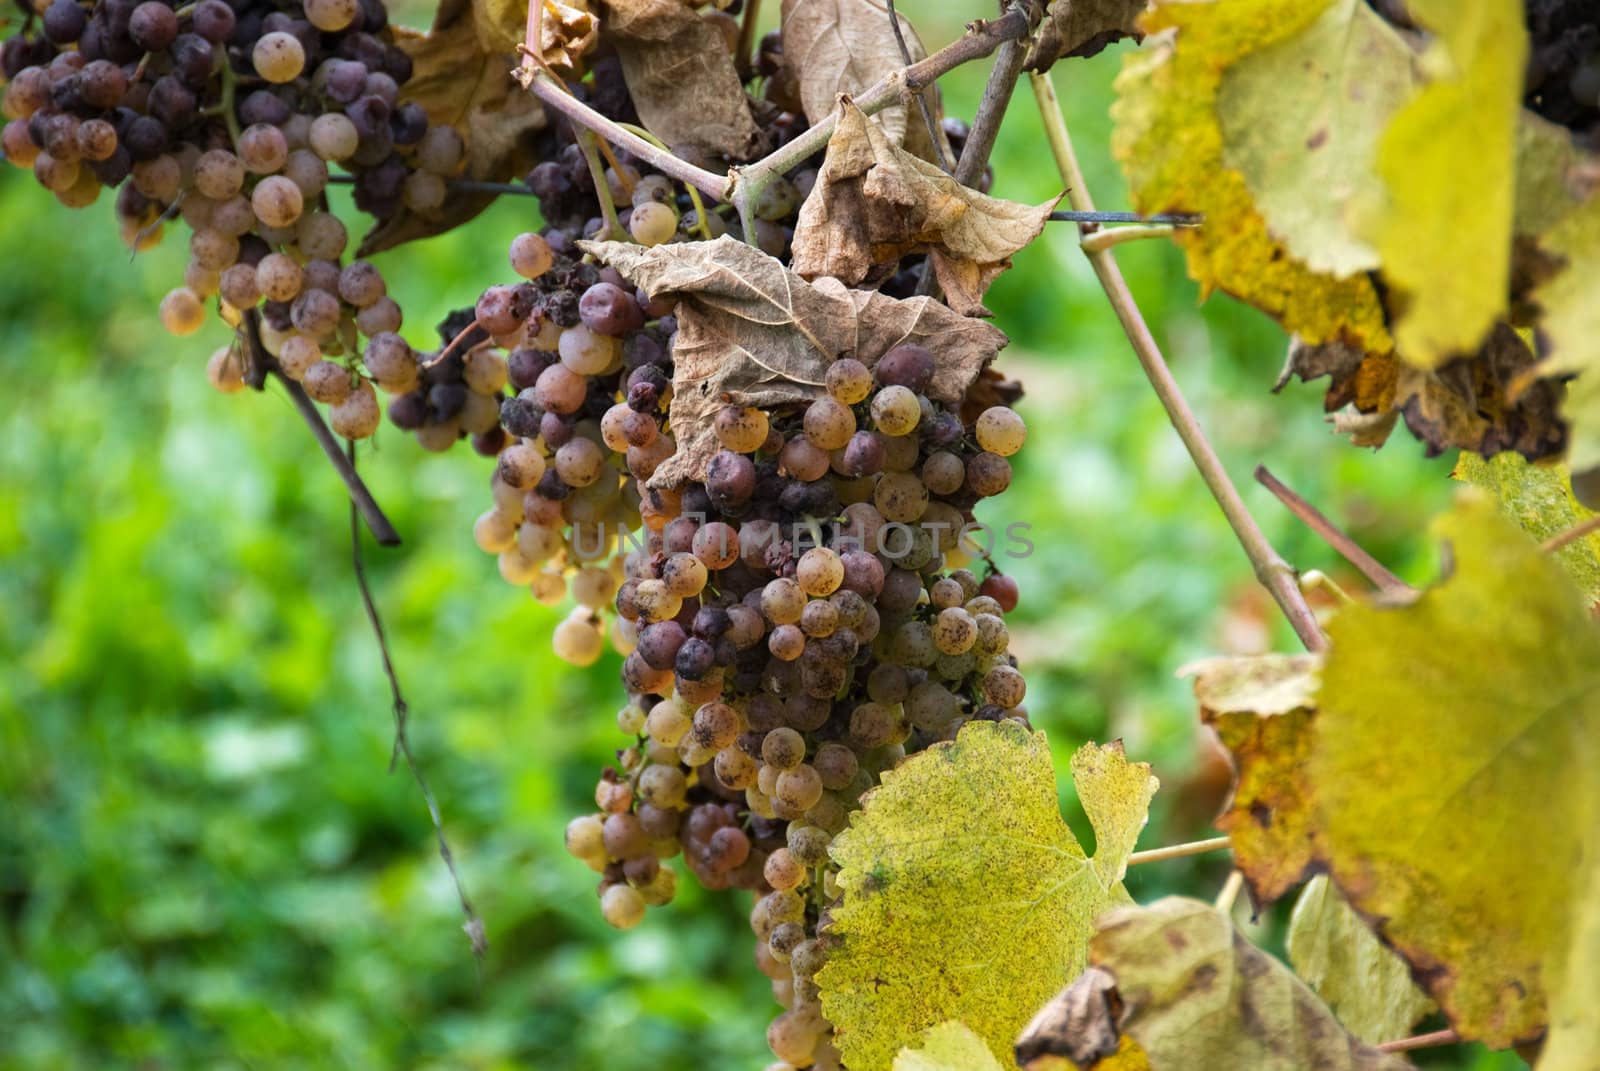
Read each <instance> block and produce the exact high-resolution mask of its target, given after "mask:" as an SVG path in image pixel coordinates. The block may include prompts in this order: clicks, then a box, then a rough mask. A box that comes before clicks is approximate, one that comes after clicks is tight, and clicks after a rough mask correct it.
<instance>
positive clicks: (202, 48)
mask: <svg viewBox="0 0 1600 1071" xmlns="http://www.w3.org/2000/svg"><path fill="white" fill-rule="evenodd" d="M30 10H31V9H30ZM0 61H3V67H4V72H5V75H6V78H7V80H8V84H7V86H6V90H5V96H4V101H3V109H4V115H5V117H6V119H7V120H8V121H7V122H6V124H5V127H4V130H3V132H0V143H3V147H4V152H5V156H6V159H8V160H9V161H10V162H11V163H12V164H13V165H15V166H17V167H23V168H31V169H32V171H33V174H34V176H35V178H36V179H37V180H38V182H39V183H40V185H42V186H44V187H45V188H47V189H49V190H51V191H52V192H54V193H55V195H56V197H57V199H58V200H60V201H61V202H62V203H63V204H65V205H67V206H69V207H75V208H77V207H84V206H87V205H89V204H91V203H93V202H94V201H95V200H96V199H97V198H98V196H99V194H100V191H101V189H102V188H114V189H116V190H117V204H116V207H117V215H118V218H119V219H120V221H121V226H122V234H123V238H124V240H125V241H126V242H127V243H128V244H129V245H130V246H132V247H134V248H135V249H136V250H137V249H142V248H146V247H148V246H149V245H151V244H153V243H154V242H156V241H158V240H159V239H160V237H161V234H162V231H163V228H164V226H165V224H166V223H167V222H168V221H170V220H172V219H174V218H181V219H182V220H183V222H184V223H185V224H187V225H188V227H189V229H190V237H189V254H190V256H189V262H188V265H187V266H186V268H185V270H184V278H183V284H182V285H181V286H178V287H175V288H174V289H172V290H171V291H170V292H169V293H168V294H167V295H166V296H165V297H164V298H163V299H162V301H161V306H160V315H161V321H162V323H163V324H164V325H165V326H166V327H167V329H168V330H170V331H171V332H173V333H174V334H177V335H188V334H192V333H193V332H195V331H197V330H199V328H200V327H201V326H202V325H203V323H204V322H205V318H206V306H207V303H208V302H210V301H212V300H213V299H215V300H216V301H217V303H218V307H219V311H220V312H221V314H222V316H223V318H224V320H226V321H227V322H228V323H230V324H232V325H234V326H236V327H239V326H241V325H242V323H243V321H244V320H245V318H246V317H247V316H248V317H249V318H251V319H255V318H257V317H259V322H260V327H259V332H258V334H259V337H260V341H261V343H262V344H263V345H264V347H265V350H266V351H267V353H268V354H270V356H271V358H272V359H274V360H275V361H276V362H277V367H278V368H279V370H281V371H282V373H283V374H284V375H286V376H288V377H289V378H291V379H293V380H297V381H299V382H301V383H302V384H303V385H304V387H305V389H306V392H307V393H308V394H309V395H311V397H313V398H314V399H316V400H317V401H319V402H323V403H326V404H328V405H329V406H331V410H330V418H331V422H332V424H333V426H334V429H335V430H336V431H337V432H339V434H341V435H344V436H346V437H348V438H352V439H355V438H364V437H366V436H369V435H371V434H372V433H373V432H374V431H375V430H376V428H377V426H378V423H379V415H380V410H379V406H378V402H377V397H376V392H375V388H376V389H378V390H383V391H386V392H390V393H396V392H403V391H406V390H410V389H412V387H413V386H414V385H415V383H416V381H417V378H418V367H417V360H416V357H415V354H413V353H412V352H411V351H410V349H409V347H407V346H406V344H405V343H404V341H403V340H401V339H400V337H399V335H398V334H396V332H397V331H398V329H399V327H400V324H401V311H400V308H399V306H398V305H397V304H396V303H395V302H394V300H393V299H391V298H390V297H389V296H388V294H387V287H386V284H385V281H384V279H383V276H382V274H381V273H380V272H379V271H378V269H377V268H376V267H374V266H373V265H372V264H370V263H369V262H366V261H360V260H357V261H352V262H349V263H344V262H343V258H344V254H345V251H346V248H347V246H348V244H349V235H348V233H347V231H346V228H345V224H344V223H343V222H342V221H341V220H340V219H339V218H338V217H337V216H336V215H334V214H333V213H332V212H330V211H329V210H328V201H327V197H326V190H327V187H328V185H329V183H330V182H331V181H334V180H335V179H337V178H345V179H348V180H349V181H351V182H353V184H354V192H355V202H356V205H357V206H358V207H359V208H361V209H362V210H363V211H366V212H368V213H370V214H372V215H373V216H375V217H378V218H380V219H381V218H385V217H387V216H389V215H392V214H393V213H394V212H396V211H398V210H399V209H400V208H402V207H405V208H408V209H410V210H412V211H416V212H419V213H423V214H428V213H432V212H436V211H437V210H438V209H439V208H440V207H441V206H442V205H443V204H444V201H445V197H446V195H447V193H448V184H447V179H448V178H449V177H450V176H452V175H454V174H455V173H456V172H457V171H458V170H459V169H460V167H461V165H462V161H463V159H464V153H465V146H464V145H463V143H462V140H461V137H460V135H459V134H458V133H457V132H456V131H455V130H454V128H452V127H449V126H431V125H430V124H429V122H428V116H427V114H426V113H425V112H424V111H423V109H422V108H421V107H420V106H418V105H417V104H415V103H413V102H407V101H404V100H403V99H402V87H403V86H404V84H405V83H406V81H407V80H408V79H409V78H410V77H411V73H412V63H411V59H410V57H409V56H408V55H407V54H406V52H405V51H404V50H402V49H401V48H399V47H398V46H397V45H396V44H395V43H394V41H393V35H392V33H391V32H390V30H389V27H388V16H387V14H386V12H385V10H384V8H383V6H382V4H381V3H379V2H378V0H306V2H305V3H304V4H303V5H302V4H300V3H274V2H270V0H199V2H197V3H193V4H187V5H184V6H182V7H175V6H173V5H172V4H169V3H167V2H164V0H143V2H140V0H96V2H94V3H80V2H78V0H49V2H48V3H47V4H43V5H42V6H41V7H40V9H39V10H36V11H31V14H30V15H29V17H28V19H27V20H26V22H25V24H24V27H23V31H22V32H21V33H19V34H17V35H15V36H13V37H11V38H10V39H9V40H7V41H6V42H5V45H4V47H3V53H0ZM330 167H337V168H340V169H342V170H343V172H344V174H343V175H342V176H340V175H336V174H333V173H331V172H330ZM246 334H248V332H246ZM362 338H365V339H367V340H368V342H367V344H366V349H365V354H363V348H362V344H361V341H360V340H361V339H362ZM242 341H246V340H237V339H236V342H235V344H234V345H233V346H230V347H227V348H224V349H221V350H218V351H216V353H214V354H213V355H212V357H211V360H210V362H209V364H208V368H207V372H208V375H209V377H210V379H211V382H212V383H213V384H214V385H215V386H217V387H218V388H219V389H221V390H224V391H234V390H238V389H239V388H240V387H241V386H243V385H244V381H245V378H246V376H247V375H249V374H251V370H250V369H249V368H248V367H247V364H248V363H249V362H248V361H247V358H246V356H245V346H244V345H242ZM363 357H364V360H363ZM256 372H257V374H261V373H260V370H256Z"/></svg>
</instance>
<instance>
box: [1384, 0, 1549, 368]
mask: <svg viewBox="0 0 1600 1071" xmlns="http://www.w3.org/2000/svg"><path fill="white" fill-rule="evenodd" d="M1405 9H1406V11H1407V13H1408V14H1409V15H1410V16H1411V17H1412V18H1413V19H1415V20H1416V21H1417V22H1418V23H1419V24H1421V25H1422V26H1423V27H1424V28H1426V29H1427V30H1429V31H1430V32H1431V33H1433V35H1434V36H1433V38H1432V40H1431V41H1430V42H1429V44H1428V45H1427V47H1426V49H1425V50H1424V51H1423V53H1422V55H1421V58H1420V60H1419V62H1420V64H1421V66H1422V71H1423V75H1424V77H1425V80H1426V83H1427V84H1426V85H1425V86H1424V88H1423V89H1422V91H1421V92H1420V93H1418V94H1417V95H1416V96H1415V97H1414V98H1413V99H1412V100H1410V101H1409V102H1408V103H1407V104H1406V105H1405V106H1404V107H1402V108H1401V109H1400V111H1399V112H1398V113H1396V115H1395V116H1394V118H1393V120H1392V121H1390V123H1389V126H1388V128H1387V129H1386V130H1385V131H1384V132H1383V135H1382V137H1381V138H1380V139H1379V141H1378V148H1377V158H1376V163H1375V169H1376V174H1377V176H1378V178H1379V179H1381V180H1382V183H1383V188H1382V190H1381V192H1380V193H1378V194H1377V195H1376V196H1374V197H1370V198H1362V199H1361V200H1360V201H1358V202H1357V203H1356V204H1354V205H1352V208H1353V210H1354V212H1355V225H1356V230H1357V232H1358V233H1359V234H1360V235H1361V237H1362V238H1364V239H1365V240H1366V241H1368V242H1370V243H1371V244H1372V245H1373V246H1374V247H1375V248H1376V249H1377V251H1378V256H1379V259H1380V261H1381V262H1382V265H1383V269H1382V270H1383V277H1384V281H1385V282H1386V283H1387V284H1388V287H1389V299H1388V300H1389V303H1390V308H1391V310H1393V311H1394V313H1395V315H1396V324H1395V329H1394V334H1395V346H1396V348H1397V349H1398V350H1399V352H1400V354H1401V356H1402V357H1404V358H1405V360H1407V361H1409V362H1410V363H1412V364H1415V365H1417V366H1418V367H1421V368H1433V367H1436V366H1437V365H1439V364H1442V363H1443V362H1445V361H1447V360H1449V359H1450V358H1451V357H1454V356H1458V355H1460V354H1463V353H1469V352H1471V351H1472V350H1475V349H1477V347H1478V345H1479V344H1480V343H1481V342H1482V341H1483V340H1484V337H1485V336H1486V335H1487V334H1488V333H1489V329H1490V328H1491V327H1492V326H1493V325H1494V323H1495V321H1496V320H1498V319H1499V318H1500V317H1501V316H1502V315H1503V314H1504V312H1505V310H1506V303H1507V300H1508V295H1509V290H1510V281H1511V276H1510V273H1511V226H1512V214H1513V206H1514V202H1515V198H1516V187H1515V173H1516V156H1517V124H1518V119H1519V114H1520V111H1521V107H1522V87H1523V75H1524V71H1523V68H1524V65H1525V64H1526V62H1527V58H1528V36H1527V32H1526V30H1524V28H1523V17H1524V16H1523V5H1522V4H1521V3H1520V2H1519V0H1407V3H1406V8H1405Z"/></svg>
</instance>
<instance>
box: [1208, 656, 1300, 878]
mask: <svg viewBox="0 0 1600 1071" xmlns="http://www.w3.org/2000/svg"><path fill="white" fill-rule="evenodd" d="M1317 666H1318V660H1317V659H1316V657H1314V656H1312V655H1262V656H1260V657H1256V658H1213V659H1209V660H1207V661H1204V662H1199V663H1196V664H1195V665H1193V666H1191V667H1189V670H1188V671H1189V672H1193V673H1194V674H1195V681H1194V694H1195V698H1196V699H1197V700H1199V702H1200V718H1201V720H1202V721H1204V722H1205V724H1207V725H1209V726H1211V728H1212V729H1214V730H1215V731H1216V733H1217V736H1218V738H1219V739H1221V741H1222V744H1223V746H1224V747H1226V748H1227V749H1228V752H1229V754H1230V755H1232V756H1233V761H1234V765H1235V766H1236V767H1237V775H1236V777H1235V779H1234V785H1233V795H1232V797H1231V798H1230V799H1229V800H1228V804H1227V807H1226V809H1225V810H1224V811H1223V813H1222V814H1221V816H1219V817H1218V818H1217V822H1216V826H1217V828H1218V829H1219V830H1221V831H1222V832H1224V833H1226V834H1227V835H1228V839H1229V840H1230V841H1231V842H1232V845H1233V858H1234V863H1235V865H1237V866H1238V868H1239V870H1240V871H1241V872H1242V873H1243V874H1244V878H1245V882H1246V884H1247V885H1248V887H1249V890H1250V896H1251V898H1252V899H1253V900H1254V901H1255V903H1256V904H1257V905H1261V904H1269V903H1271V902H1272V901H1274V900H1276V899H1277V898H1278V897H1280V896H1282V895H1283V894H1284V893H1286V892H1288V891H1289V890H1290V889H1292V888H1293V887H1294V886H1296V885H1298V884H1300V882H1302V881H1304V880H1305V878H1306V876H1307V874H1308V872H1309V871H1310V870H1311V867H1312V859H1313V856H1314V848H1315V833H1314V830H1313V828H1312V821H1311V819H1312V809H1311V799H1310V793H1309V792H1308V790H1307V789H1306V786H1305V777H1304V775H1303V773H1302V767H1303V765H1304V763H1305V760H1306V756H1307V754H1308V753H1309V751H1310V748H1311V722H1312V718H1313V716H1314V714H1315V708H1316V702H1315V692H1316V671H1317Z"/></svg>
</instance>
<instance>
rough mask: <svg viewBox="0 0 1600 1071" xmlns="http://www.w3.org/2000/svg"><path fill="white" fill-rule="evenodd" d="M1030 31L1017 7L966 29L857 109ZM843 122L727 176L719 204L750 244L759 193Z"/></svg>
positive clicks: (894, 97)
mask: <svg viewBox="0 0 1600 1071" xmlns="http://www.w3.org/2000/svg"><path fill="white" fill-rule="evenodd" d="M1029 29H1030V27H1029V24H1028V13H1027V11H1026V10H1025V9H1024V8H1021V7H1013V8H1011V9H1010V10H1009V11H1007V12H1006V13H1005V14H1004V15H1002V16H1000V17H999V18H997V19H989V20H983V19H979V20H977V21H975V22H973V23H971V24H970V25H968V27H967V32H966V33H965V34H964V35H963V36H961V37H958V38H956V39H955V40H954V41H952V42H950V43H949V44H948V45H945V46H944V47H943V48H941V49H940V50H939V51H937V52H935V53H934V54H933V55H931V56H928V57H927V58H926V59H920V60H918V61H917V62H916V63H913V64H910V65H908V66H905V67H901V68H900V69H899V70H894V71H890V72H889V73H888V74H886V75H884V76H883V77H882V78H880V79H878V81H876V82H874V83H873V84H872V86H871V87H869V88H868V89H867V90H866V91H865V92H863V93H861V94H859V95H858V96H856V97H855V106H856V107H857V108H860V109H861V110H862V111H863V112H865V113H866V114H867V115H873V114H875V113H877V112H881V111H882V110H883V109H885V108H887V107H889V106H890V105H892V104H896V103H898V102H899V101H900V99H901V96H902V95H903V94H905V93H908V92H910V93H916V92H918V91H920V90H922V89H925V88H926V87H928V86H930V85H932V84H933V83H934V82H936V81H938V80H939V78H940V77H941V76H942V75H945V74H947V73H949V72H950V71H953V70H955V69H956V68H957V67H960V66H961V65H962V64H964V63H971V62H972V61H973V60H977V59H982V58H983V57H985V56H988V55H990V54H991V53H993V52H994V50H995V49H997V48H999V47H1000V46H1001V45H1002V44H1003V43H1005V42H1006V41H1012V40H1016V39H1017V38H1019V37H1022V36H1024V35H1025V34H1027V32H1028V30H1029ZM838 122H839V112H838V109H835V110H834V111H833V112H832V113H831V114H830V115H828V116H827V117H826V118H825V119H822V120H821V121H820V122H818V123H816V124H814V125H813V126H811V127H810V128H808V129H807V130H805V131H804V132H803V133H801V134H799V135H797V136H796V137H795V138H794V140H793V141H790V142H788V143H787V144H785V145H783V146H781V147H780V148H778V149H776V150H774V151H773V152H771V153H769V154H768V155H767V156H765V157H763V158H761V159H760V160H757V161H756V162H755V163H753V164H748V165H746V166H744V167H736V168H733V169H731V170H730V171H729V172H728V181H727V185H726V188H725V189H724V191H723V193H722V194H721V195H720V196H719V199H720V200H723V201H728V202H731V203H732V204H733V206H734V207H735V208H736V209H738V211H739V220H740V222H741V224H744V226H745V235H746V237H747V238H749V237H750V236H751V234H752V232H753V230H754V219H755V214H754V210H755V205H756V202H757V201H758V200H760V198H761V192H762V191H763V190H765V189H766V188H767V186H768V185H769V184H770V183H771V182H772V180H773V179H775V178H778V177H779V176H781V175H783V174H785V173H787V172H789V171H790V170H792V169H794V168H795V167H798V166H799V165H800V164H801V163H803V162H804V161H805V160H806V159H807V158H808V157H809V156H811V155H812V154H813V153H815V152H817V151H818V150H820V149H822V148H823V147H824V146H826V145H827V144H828V139H829V138H830V137H832V136H833V128H834V127H835V126H836V125H837V124H838Z"/></svg>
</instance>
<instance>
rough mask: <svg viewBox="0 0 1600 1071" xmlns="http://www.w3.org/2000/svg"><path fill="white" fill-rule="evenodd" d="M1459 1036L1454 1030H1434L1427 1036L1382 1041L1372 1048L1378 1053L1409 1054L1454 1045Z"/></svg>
mask: <svg viewBox="0 0 1600 1071" xmlns="http://www.w3.org/2000/svg"><path fill="white" fill-rule="evenodd" d="M1460 1040H1461V1035H1460V1034H1457V1033H1456V1032H1455V1031H1454V1030H1435V1031H1433V1032H1432V1033H1429V1034H1418V1035H1416V1036H1415V1037H1409V1038H1399V1039H1397V1040H1395V1041H1383V1042H1379V1043H1378V1044H1377V1045H1376V1046H1374V1047H1375V1048H1376V1049H1377V1050H1378V1051H1379V1052H1410V1051H1411V1050H1412V1049H1432V1048H1436V1047H1438V1046H1440V1045H1454V1044H1455V1043H1456V1042H1458V1041H1460Z"/></svg>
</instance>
